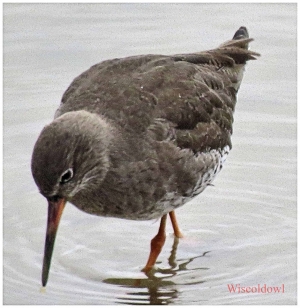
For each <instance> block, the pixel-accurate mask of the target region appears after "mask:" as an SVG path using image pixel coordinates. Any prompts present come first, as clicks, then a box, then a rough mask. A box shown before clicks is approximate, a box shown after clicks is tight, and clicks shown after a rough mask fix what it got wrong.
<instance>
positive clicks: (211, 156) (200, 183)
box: [135, 146, 230, 219]
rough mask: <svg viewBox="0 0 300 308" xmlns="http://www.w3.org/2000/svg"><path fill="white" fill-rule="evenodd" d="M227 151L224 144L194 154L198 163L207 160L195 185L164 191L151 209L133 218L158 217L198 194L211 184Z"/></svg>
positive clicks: (227, 148)
mask: <svg viewBox="0 0 300 308" xmlns="http://www.w3.org/2000/svg"><path fill="white" fill-rule="evenodd" d="M229 151H230V148H229V146H226V147H224V148H223V149H222V150H220V151H219V150H212V151H210V152H208V153H205V154H203V153H199V154H196V155H195V161H196V162H197V161H199V164H200V163H201V164H203V159H204V161H205V162H207V165H206V169H205V170H204V172H199V174H198V179H197V181H196V183H195V185H194V186H193V187H191V188H189V189H188V190H187V191H186V192H185V193H184V194H180V193H178V192H177V191H172V192H168V193H166V194H165V196H164V197H163V198H162V199H161V200H159V201H158V202H157V203H156V204H155V205H154V206H153V210H152V211H149V210H148V211H146V212H141V213H139V215H138V216H139V217H136V218H135V219H155V218H159V217H161V216H162V215H164V214H167V213H169V212H170V211H173V210H175V209H176V208H178V207H180V206H182V205H183V204H185V203H187V202H189V201H190V200H191V199H193V198H194V197H195V196H197V195H199V194H200V193H201V192H203V191H204V189H205V188H206V187H207V186H209V185H211V183H212V182H213V180H214V179H215V177H216V176H217V174H218V173H219V172H220V171H221V169H222V167H223V165H224V163H225V161H226V158H227V155H228V153H229ZM203 156H205V157H203ZM195 168H196V166H195Z"/></svg>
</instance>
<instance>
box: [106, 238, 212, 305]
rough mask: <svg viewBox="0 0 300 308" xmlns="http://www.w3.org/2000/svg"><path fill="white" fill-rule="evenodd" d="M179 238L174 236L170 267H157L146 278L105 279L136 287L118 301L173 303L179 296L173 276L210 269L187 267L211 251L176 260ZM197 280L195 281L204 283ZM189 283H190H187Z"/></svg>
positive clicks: (127, 302)
mask: <svg viewBox="0 0 300 308" xmlns="http://www.w3.org/2000/svg"><path fill="white" fill-rule="evenodd" d="M178 242H179V240H178V238H176V237H174V243H173V246H172V250H171V255H170V257H169V259H168V263H169V266H170V267H169V268H164V269H161V268H159V267H156V268H154V269H152V270H151V271H150V272H149V273H147V274H146V276H147V278H145V279H136V278H132V279H131V278H109V279H105V280H103V282H105V283H108V284H113V285H117V286H121V287H127V288H128V287H129V288H132V289H134V291H133V292H128V293H127V295H126V296H124V297H119V298H118V300H119V301H118V302H117V303H122V304H152V305H159V304H172V303H174V301H175V299H176V298H178V294H179V292H178V290H177V286H178V285H179V284H178V283H175V282H173V281H172V278H173V277H174V276H176V275H178V274H180V273H181V272H184V271H185V272H186V271H189V272H191V271H195V270H208V269H209V268H207V267H199V268H193V269H187V265H189V264H190V263H191V262H192V261H194V260H195V259H197V258H201V257H204V256H205V255H206V254H208V253H209V251H206V252H204V253H203V254H202V255H199V256H196V257H193V258H188V259H178V260H176V251H177V246H178ZM203 282H205V281H204V280H202V281H197V282H195V283H197V284H198V283H203ZM187 284H188V283H187Z"/></svg>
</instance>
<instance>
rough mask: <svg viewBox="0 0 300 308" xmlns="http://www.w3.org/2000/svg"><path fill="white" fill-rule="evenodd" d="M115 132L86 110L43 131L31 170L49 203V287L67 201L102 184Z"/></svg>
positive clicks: (45, 268) (45, 275) (46, 261)
mask: <svg viewBox="0 0 300 308" xmlns="http://www.w3.org/2000/svg"><path fill="white" fill-rule="evenodd" d="M111 137H112V133H111V129H110V125H109V124H108V123H107V121H106V120H105V119H103V118H101V117H100V116H98V115H96V114H92V113H89V112H86V111H82V110H81V111H72V112H68V113H65V114H63V115H62V116H60V117H58V118H56V119H55V120H54V121H53V122H52V123H50V124H49V125H47V126H46V127H45V128H44V129H43V130H42V132H41V134H40V136H39V137H38V140H37V141H36V144H35V146H34V150H33V154H32V161H31V170H32V175H33V178H34V180H35V183H36V184H37V186H38V188H39V190H40V192H41V194H42V195H43V196H44V197H46V198H47V200H48V225H47V234H46V243H45V255H44V266H43V285H45V284H46V282H47V278H48V272H49V268H50V262H51V256H52V250H53V246H54V241H55V235H56V230H57V228H58V224H59V220H60V216H61V213H62V211H63V208H64V205H65V203H66V201H71V202H72V198H73V197H74V196H75V195H76V194H77V193H78V192H81V193H83V192H84V191H86V192H87V191H89V190H93V189H95V188H96V187H98V186H99V185H101V183H102V181H103V179H104V178H105V176H106V173H107V171H108V168H109V164H110V161H109V145H110V141H111Z"/></svg>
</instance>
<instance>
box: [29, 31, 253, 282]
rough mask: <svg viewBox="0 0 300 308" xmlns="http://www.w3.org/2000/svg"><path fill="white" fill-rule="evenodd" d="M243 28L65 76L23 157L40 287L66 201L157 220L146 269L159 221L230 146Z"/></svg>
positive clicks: (206, 181) (160, 237) (212, 171)
mask: <svg viewBox="0 0 300 308" xmlns="http://www.w3.org/2000/svg"><path fill="white" fill-rule="evenodd" d="M252 40H253V39H250V38H249V35H248V32H247V29H246V28H245V27H241V28H240V29H239V30H238V31H237V32H236V33H235V35H234V37H233V39H232V40H230V41H228V42H226V43H224V44H222V45H221V46H219V47H218V48H216V49H213V50H208V51H205V52H197V53H191V54H176V55H171V56H165V55H142V56H133V57H127V58H123V59H113V60H108V61H104V62H101V63H99V64H96V65H94V66H92V67H91V68H90V69H88V70H87V71H85V72H83V73H82V74H81V75H80V76H78V77H77V78H75V79H74V81H73V82H72V83H71V85H70V86H69V88H68V89H67V90H66V92H65V93H64V95H63V97H62V101H61V104H60V106H59V108H58V109H57V111H56V113H55V118H54V120H53V121H52V122H51V123H50V124H49V125H47V126H46V127H44V129H43V130H42V132H41V134H40V136H39V137H38V140H37V141H36V144H35V147H34V150H33V155H32V162H31V168H32V174H33V177H34V180H35V182H36V184H37V186H38V188H39V190H40V193H41V194H42V195H43V196H44V197H45V198H47V200H48V221H47V232H46V241H45V251H44V261H43V270H42V285H43V286H45V285H46V283H47V280H48V275H49V269H50V263H51V257H52V252H53V246H54V242H55V237H56V232H57V228H58V224H59V221H60V218H61V214H62V212H63V209H64V206H65V204H66V202H70V203H72V204H73V205H75V206H76V207H77V208H79V209H80V210H82V211H84V212H87V213H90V214H94V215H99V216H107V217H118V218H124V219H133V220H149V219H154V218H161V222H160V227H159V231H158V234H157V235H156V236H155V237H154V238H153V239H152V241H151V250H150V256H149V259H148V262H147V264H146V266H145V267H144V269H143V270H144V271H145V272H148V271H149V270H150V269H151V268H152V267H153V266H154V264H155V262H156V259H157V257H158V255H159V253H160V251H161V249H162V247H163V245H164V242H165V237H166V235H165V226H166V221H167V215H169V216H170V219H171V223H172V226H173V229H174V234H175V236H176V237H181V232H180V230H179V227H178V224H177V221H176V217H175V212H174V210H175V209H176V208H178V207H179V206H181V205H183V204H185V203H186V202H188V201H189V200H191V199H192V198H193V197H195V196H197V195H198V194H200V193H201V192H202V191H203V190H204V189H205V188H206V187H207V186H208V185H210V184H211V183H212V181H213V179H214V178H215V176H216V175H217V173H218V172H219V171H220V170H221V169H222V167H223V164H224V162H225V160H226V157H227V154H228V153H229V151H230V149H231V134H232V123H233V112H234V108H235V103H236V95H237V91H238V89H239V87H240V84H241V81H242V75H243V71H244V66H245V64H246V62H247V60H254V59H256V56H259V54H258V53H255V52H253V51H250V50H248V43H249V42H251V41H252Z"/></svg>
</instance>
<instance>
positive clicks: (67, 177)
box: [59, 168, 73, 184]
mask: <svg viewBox="0 0 300 308" xmlns="http://www.w3.org/2000/svg"><path fill="white" fill-rule="evenodd" d="M72 177H73V169H72V168H69V169H68V170H66V171H65V172H64V173H63V174H62V175H61V177H60V181H59V182H60V183H61V184H64V183H67V182H69V181H70V180H71V179H72Z"/></svg>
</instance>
